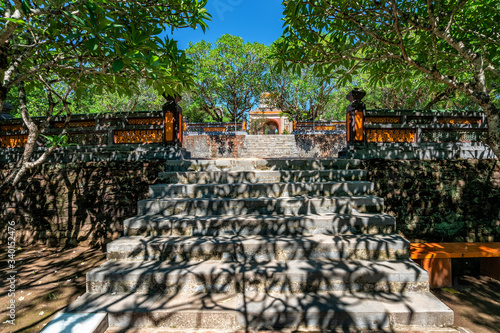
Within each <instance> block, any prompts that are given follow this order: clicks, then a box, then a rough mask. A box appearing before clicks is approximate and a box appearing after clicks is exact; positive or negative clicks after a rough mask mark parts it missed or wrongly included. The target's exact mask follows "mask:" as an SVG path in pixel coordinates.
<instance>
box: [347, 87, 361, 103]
mask: <svg viewBox="0 0 500 333" xmlns="http://www.w3.org/2000/svg"><path fill="white" fill-rule="evenodd" d="M365 96H366V91H364V90H363V89H361V88H354V89H352V90H351V92H350V93H348V94H347V96H346V98H347V100H348V101H349V102H351V103H352V102H354V101H358V102H360V101H361V100H362V99H363V97H365Z"/></svg>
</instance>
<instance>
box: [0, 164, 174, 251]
mask: <svg viewBox="0 0 500 333" xmlns="http://www.w3.org/2000/svg"><path fill="white" fill-rule="evenodd" d="M164 164H165V163H164V162H101V163H71V164H47V165H44V166H43V167H42V168H39V169H38V170H36V171H35V172H33V173H32V174H31V175H29V176H32V177H30V178H26V179H28V180H24V181H22V182H21V183H20V184H19V186H18V189H17V190H16V191H15V193H14V194H13V195H12V196H11V198H10V200H9V201H8V202H6V203H5V204H4V205H2V206H3V209H2V210H1V212H0V214H1V215H0V219H1V220H3V221H16V230H17V242H18V243H19V244H28V243H35V242H39V243H45V244H47V245H51V246H71V245H77V244H79V245H90V246H104V244H105V243H106V242H108V241H109V240H111V239H115V238H118V237H120V236H121V234H122V230H123V226H122V223H123V220H124V219H125V218H127V217H131V216H134V215H135V214H136V212H137V201H139V200H141V199H145V198H147V194H148V186H149V185H151V184H154V183H155V182H156V181H157V176H158V172H161V171H164V167H165V166H164ZM0 168H1V169H0V177H1V178H4V177H5V176H6V174H7V165H3V166H1V167H0ZM0 180H1V179H0ZM4 228H6V224H4ZM3 235H4V236H3V237H2V239H1V240H2V242H5V241H6V237H7V236H6V235H7V232H4V233H3Z"/></svg>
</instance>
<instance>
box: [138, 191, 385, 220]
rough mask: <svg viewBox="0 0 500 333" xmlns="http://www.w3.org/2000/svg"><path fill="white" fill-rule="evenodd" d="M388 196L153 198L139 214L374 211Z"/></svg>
mask: <svg viewBox="0 0 500 333" xmlns="http://www.w3.org/2000/svg"><path fill="white" fill-rule="evenodd" d="M383 206H384V199H382V198H380V197H377V196H373V195H356V196H309V195H303V196H293V197H252V198H219V197H216V198H151V199H145V200H141V201H139V202H138V203H137V208H138V210H137V214H138V215H155V214H169V215H170V214H179V215H200V216H201V215H219V214H227V215H245V214H246V215H255V214H270V213H271V212H274V213H276V214H284V215H304V214H326V213H351V212H355V213H356V212H363V213H365V212H370V213H378V212H380V211H381V210H382V209H383Z"/></svg>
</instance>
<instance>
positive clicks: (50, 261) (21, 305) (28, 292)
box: [0, 246, 500, 333]
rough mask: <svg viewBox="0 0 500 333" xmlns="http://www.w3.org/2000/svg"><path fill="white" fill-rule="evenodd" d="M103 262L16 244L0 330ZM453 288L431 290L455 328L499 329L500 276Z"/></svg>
mask: <svg viewBox="0 0 500 333" xmlns="http://www.w3.org/2000/svg"><path fill="white" fill-rule="evenodd" d="M3 248H4V249H5V250H1V252H0V269H1V271H2V273H3V274H2V276H6V274H5V272H7V260H8V254H7V251H6V247H3ZM104 261H105V253H103V252H102V251H100V250H97V249H89V248H85V247H77V248H73V249H69V250H58V249H54V248H45V247H42V246H36V247H30V248H23V249H18V250H17V253H16V265H17V269H18V274H17V281H16V291H15V300H16V320H15V326H12V325H10V324H8V323H4V322H5V321H6V320H7V319H8V317H7V315H8V309H7V306H8V304H9V302H10V300H11V299H12V298H11V297H9V296H8V289H9V288H8V285H7V281H6V280H5V278H3V279H2V280H3V281H2V284H4V286H2V287H1V288H0V332H2V333H3V332H5V333H14V332H15V333H36V332H40V330H42V328H43V327H44V326H45V325H46V324H47V323H48V322H49V321H50V319H51V318H52V317H53V316H54V315H55V314H56V313H57V312H58V311H59V310H61V309H63V308H64V307H65V306H66V305H68V304H69V303H71V302H72V301H74V300H75V299H77V298H78V297H79V296H80V295H83V294H84V293H85V274H86V273H87V272H88V271H89V270H91V269H93V268H94V267H97V266H99V265H100V264H101V263H103V262H104ZM455 282H456V284H455V285H454V286H453V288H444V289H437V290H434V291H433V293H434V294H435V295H436V296H437V297H438V298H440V299H441V300H442V301H443V302H445V303H446V304H447V305H448V306H449V307H450V308H451V309H452V310H453V311H454V312H455V327H456V328H459V332H461V333H499V332H500V281H498V280H495V279H492V278H489V277H486V276H473V275H471V274H467V275H464V276H462V277H460V278H458V277H457V278H456V279H455Z"/></svg>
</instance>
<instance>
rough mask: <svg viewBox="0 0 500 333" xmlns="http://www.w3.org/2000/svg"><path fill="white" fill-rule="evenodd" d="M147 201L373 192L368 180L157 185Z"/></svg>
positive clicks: (153, 186) (151, 188)
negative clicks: (156, 199) (179, 198)
mask: <svg viewBox="0 0 500 333" xmlns="http://www.w3.org/2000/svg"><path fill="white" fill-rule="evenodd" d="M149 188H150V189H149V196H150V198H162V197H165V198H166V197H168V198H176V197H191V198H196V197H215V196H219V197H225V196H230V197H233V198H234V197H235V196H236V197H237V196H243V197H253V196H254V195H258V196H264V195H265V196H267V197H290V196H297V195H301V194H303V195H306V194H307V195H308V196H312V195H313V194H316V195H329V196H331V195H334V194H335V195H363V194H367V193H369V192H372V191H373V189H374V184H373V183H372V182H368V181H320V182H269V183H252V184H249V183H235V184H157V185H151V186H150V187H149Z"/></svg>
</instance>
